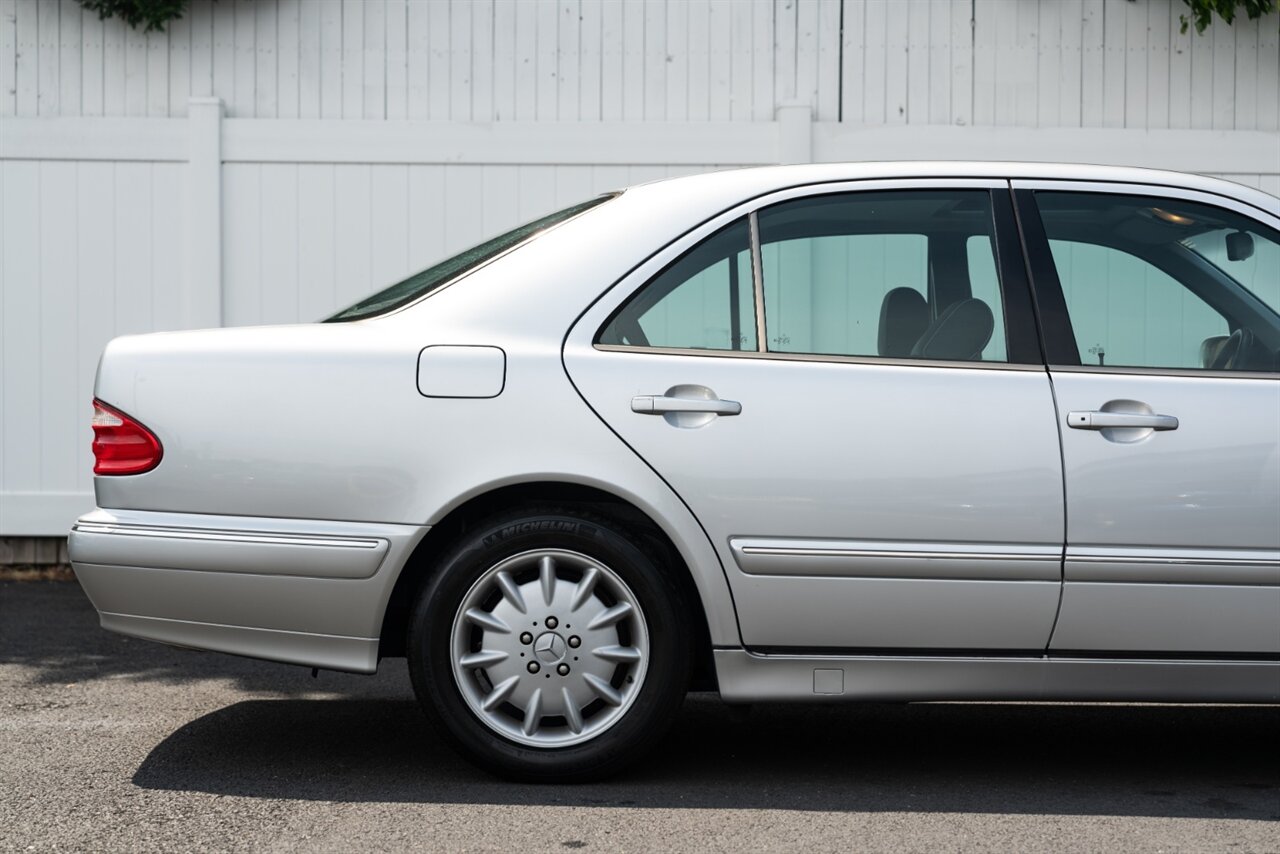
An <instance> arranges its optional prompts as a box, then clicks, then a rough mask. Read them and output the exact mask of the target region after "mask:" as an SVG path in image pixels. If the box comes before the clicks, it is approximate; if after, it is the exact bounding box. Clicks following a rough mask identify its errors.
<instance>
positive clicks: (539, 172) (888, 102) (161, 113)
mask: <svg viewBox="0 0 1280 854" xmlns="http://www.w3.org/2000/svg"><path fill="white" fill-rule="evenodd" d="M1180 8H1181V5H1180V4H1173V3H1170V2H1166V1H1165V0H1149V2H1148V0H1140V2H1136V3H1130V2H1125V0H1117V2H1110V0H1108V2H1106V3H1103V2H1102V0H1018V2H1014V1H1013V0H973V2H970V0H955V2H952V0H924V2H917V0H903V2H881V1H880V0H843V2H842V0H687V2H685V1H684V0H637V2H630V0H629V2H627V3H625V4H624V3H619V2H609V0H531V2H524V0H521V2H509V0H474V2H472V0H221V2H218V3H211V2H208V0H195V2H194V3H193V6H192V10H191V14H190V16H189V17H188V18H187V19H184V20H183V21H181V22H179V23H178V24H176V25H174V26H173V27H172V28H171V30H170V32H169V33H167V34H151V35H145V36H144V35H140V34H137V33H134V32H132V31H128V30H126V29H124V28H123V27H121V26H120V25H119V23H118V22H116V21H108V22H105V23H104V22H101V21H98V20H97V18H96V16H93V15H91V14H89V13H82V11H81V10H80V8H79V6H78V4H76V3H74V2H73V0H0V536H19V535H21V536H59V535H63V534H65V532H66V530H67V528H68V527H69V525H70V523H71V521H72V520H73V519H74V518H75V516H76V515H78V514H79V513H81V512H83V511H84V510H86V509H88V508H90V507H92V505H93V498H92V494H91V491H92V478H91V475H90V468H91V460H90V454H89V441H90V438H91V434H90V432H89V429H88V417H89V400H90V398H91V394H92V384H93V372H94V366H95V364H96V361H97V358H98V355H99V353H100V352H101V350H102V348H103V346H104V345H105V344H106V342H107V341H108V340H109V339H110V338H112V337H113V336H116V335H123V334H129V333H138V332H148V331H154V330H166V329H183V328H193V327H201V326H216V325H239V324H258V323H287V322H295V321H299V320H303V321H306V320H314V319H317V318H320V317H323V316H324V315H325V314H327V313H329V312H331V311H333V310H334V309H336V308H338V307H340V306H341V305H343V304H346V303H350V302H352V301H353V300H355V299H356V298H358V297H359V296H361V295H362V294H364V293H367V292H368V291H370V290H372V289H373V288H374V287H376V286H378V285H380V284H384V283H387V282H389V281H392V280H394V279H396V278H398V277H400V276H403V275H405V274H406V273H408V272H411V271H413V270H415V269H418V268H421V267H423V266H426V265H427V264H429V263H430V262H431V261H432V260H434V259H436V258H438V257H440V256H442V255H444V254H445V253H448V252H451V251H454V250H457V249H460V248H462V247H464V246H466V245H468V244H470V243H474V242H476V241H478V240H479V239H481V238H483V237H485V236H487V235H490V234H492V233H494V232H497V231H499V230H501V229H504V228H506V227H508V226H511V225H514V224H515V223H517V222H519V221H522V220H527V219H530V218H532V217H534V216H537V215H539V214H541V213H544V212H546V211H548V210H550V209H553V208H555V207H556V206H559V205H563V204H567V203H569V202H572V201H576V200H579V199H582V198H584V197H587V196H590V195H593V194H595V193H598V192H602V191H605V190H610V189H616V188H618V187H621V186H625V185H628V184H632V183H637V182H641V181H648V180H653V179H658V178H663V177H668V176H674V175H680V174H687V173H692V172H698V171H704V170H707V169H719V168H737V167H742V166H749V165H755V164H767V163H778V162H804V161H831V160H859V159H869V160H875V159H984V160H991V159H1024V160H1047V161H1055V160H1067V161H1083V162H1097V163H1115V164H1130V165H1145V166H1153V167H1159V168H1172V169H1179V170H1185V171H1193V172H1203V173H1209V174H1218V175H1223V176H1226V177H1229V178H1231V179H1233V180H1237V181H1241V182H1242V183H1247V184H1251V185H1253V186H1257V187H1260V188H1262V189H1264V190H1267V191H1268V192H1271V193H1273V194H1278V195H1280V133H1278V132H1277V127H1278V125H1277V117H1278V115H1280V37H1278V35H1277V26H1276V20H1275V17H1274V16H1273V17H1272V18H1270V19H1268V20H1265V21H1262V22H1240V23H1237V24H1236V26H1234V27H1230V28H1229V27H1223V26H1215V27H1214V28H1212V29H1211V30H1210V31H1209V32H1208V33H1207V34H1206V35H1205V36H1194V35H1181V34H1179V33H1178V32H1177V29H1178V28H1177V10H1178V9H1180Z"/></svg>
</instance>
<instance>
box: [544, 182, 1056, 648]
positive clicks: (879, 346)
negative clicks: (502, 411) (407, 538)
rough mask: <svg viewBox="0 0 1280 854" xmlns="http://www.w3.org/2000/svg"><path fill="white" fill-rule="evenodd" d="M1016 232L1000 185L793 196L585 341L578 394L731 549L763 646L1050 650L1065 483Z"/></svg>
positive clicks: (626, 292)
mask: <svg viewBox="0 0 1280 854" xmlns="http://www.w3.org/2000/svg"><path fill="white" fill-rule="evenodd" d="M1013 222H1014V220H1013V213H1012V205H1011V202H1010V198H1009V193H1008V185H1007V183H1006V182H1001V181H936V180H935V181H930V182H906V183H904V182H895V183H888V182H874V183H872V182H866V183H858V184H844V185H835V186H833V185H828V186H824V187H811V188H802V189H795V190H789V191H786V192H783V193H779V194H776V195H774V196H772V197H769V198H766V199H764V200H761V201H760V202H758V203H754V204H750V205H744V206H742V207H740V208H738V209H736V210H732V211H728V212H726V213H725V214H723V215H721V216H720V217H718V218H716V219H714V220H712V221H710V222H708V223H707V224H705V225H704V226H703V227H701V228H700V229H698V230H696V231H695V232H694V233H692V234H690V235H688V236H687V237H686V238H684V239H682V240H680V241H678V242H677V243H676V244H674V245H673V246H671V247H668V249H666V250H664V251H663V252H661V253H659V254H658V255H657V256H655V257H654V258H653V259H651V260H650V261H649V262H647V263H646V264H644V265H642V266H641V267H640V268H638V269H637V270H636V272H635V273H634V274H633V275H632V276H630V277H629V278H628V279H626V280H624V281H623V282H622V283H620V285H619V286H618V287H617V288H615V289H614V290H613V291H612V292H610V293H609V294H608V295H606V297H605V298H603V299H602V301H601V302H600V303H599V304H597V305H596V306H594V307H593V308H592V309H590V310H589V311H588V312H587V313H586V314H585V315H584V317H583V318H582V319H581V320H580V322H579V323H578V325H577V326H576V327H575V328H574V329H573V330H572V332H571V333H570V335H569V337H568V340H567V342H566V347H565V364H566V367H567V369H568V372H569V375H570V377H571V378H572V380H573V381H574V383H575V385H576V386H577V387H578V389H579V391H580V392H581V393H582V395H583V396H584V397H585V399H586V400H587V402H588V403H589V404H590V405H591V406H592V408H593V409H594V410H595V411H596V412H597V413H598V414H599V415H600V417H601V418H602V419H603V420H604V421H606V422H607V423H608V424H609V426H610V427H611V428H612V429H613V430H614V431H615V432H616V433H617V434H618V435H619V436H620V437H621V438H622V439H623V440H624V441H625V442H626V443H627V444H628V445H630V446H631V447H632V448H633V449H634V450H635V451H636V452H637V453H638V454H639V455H640V456H641V457H643V458H644V459H645V460H646V461H647V462H648V463H649V464H650V465H651V466H652V467H653V468H654V469H655V470H656V471H657V472H658V473H659V474H660V475H661V476H662V477H663V478H665V479H666V481H667V482H668V483H669V484H670V485H671V486H672V488H673V489H674V490H675V491H676V492H677V493H678V494H679V495H680V497H681V498H682V499H683V500H684V501H685V502H686V503H687V504H688V506H689V507H690V508H691V509H692V510H693V512H694V514H695V515H696V516H697V518H698V519H699V520H700V522H701V523H702V525H703V527H704V528H705V529H706V532H707V534H708V535H709V537H710V538H711V540H712V542H713V544H714V545H715V547H716V548H717V550H718V552H719V555H720V557H721V561H722V563H723V565H724V567H725V570H726V573H727V575H728V578H729V582H730V586H731V588H732V591H733V596H734V600H735V603H736V605H737V609H738V617H739V622H740V626H741V630H742V637H743V639H744V641H745V642H746V644H747V645H749V646H752V647H756V648H764V649H773V650H780V649H789V648H803V649H808V650H812V649H815V648H827V649H841V650H881V649H916V650H920V649H950V650H989V649H1001V650H1043V649H1044V647H1045V646H1046V644H1047V640H1048V637H1049V633H1050V630H1051V627H1052V624H1053V618H1054V615H1055V613H1056V611H1057V606H1058V598H1059V591H1060V572H1061V556H1062V542H1063V508H1062V475H1061V464H1060V456H1059V448H1058V436H1057V430H1056V427H1055V418H1054V411H1053V400H1052V395H1051V393H1050V388H1049V382H1048V377H1047V374H1046V372H1045V369H1044V366H1043V364H1042V362H1041V360H1040V356H1039V352H1040V351H1039V347H1038V343H1037V340H1036V333H1035V328H1034V322H1033V319H1032V315H1031V308H1030V295H1029V289H1028V286H1027V283H1026V278H1025V270H1024V266H1023V262H1022V258H1021V256H1020V255H1019V254H1018V251H1019V250H1018V249H1017V246H1016V238H1014V235H1015V230H1014V225H1013ZM1011 238H1012V239H1011ZM944 315H945V317H944Z"/></svg>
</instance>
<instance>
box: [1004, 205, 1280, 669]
mask: <svg viewBox="0 0 1280 854" xmlns="http://www.w3.org/2000/svg"><path fill="white" fill-rule="evenodd" d="M1015 186H1016V187H1017V188H1018V190H1017V198H1018V210H1019V215H1020V216H1021V218H1022V223H1023V226H1024V230H1025V232H1026V236H1027V246H1028V251H1029V252H1030V253H1031V260H1032V266H1033V272H1034V278H1035V285H1036V292H1037V299H1038V303H1039V305H1040V308H1041V313H1042V317H1043V319H1044V322H1045V337H1046V347H1047V350H1048V354H1049V358H1050V362H1051V365H1050V372H1051V375H1052V378H1053V388H1054V392H1055V395H1056V398H1057V405H1058V418H1059V420H1058V425H1059V428H1060V431H1061V435H1062V453H1063V459H1064V465H1065V472H1066V502H1067V553H1066V562H1065V568H1064V572H1065V584H1064V592H1063V601H1062V610H1061V615H1060V617H1059V619H1058V624H1057V628H1056V630H1055V632H1054V635H1053V640H1052V646H1051V648H1052V649H1053V650H1058V651H1063V652H1072V651H1103V650H1105V651H1111V652H1155V653H1169V654H1179V655H1183V654H1197V653H1210V654H1224V655H1230V654H1233V653H1238V654H1259V653H1276V652H1280V382H1278V381H1277V378H1278V375H1277V373H1276V370H1277V355H1278V354H1280V315H1277V312H1276V309H1277V307H1280V232H1277V231H1276V228H1277V227H1278V226H1280V220H1277V219H1276V218H1275V217H1273V216H1268V215H1267V214H1265V213H1264V212H1262V211H1258V210H1256V209H1253V208H1251V207H1248V206H1245V205H1242V204H1240V203H1236V202H1232V201H1230V200H1228V199H1225V198H1221V197H1217V196H1210V195H1206V194H1200V193H1191V192H1184V191H1178V190H1173V189H1160V188H1152V187H1134V186H1108V185H1081V184H1079V183H1071V184H1066V183H1053V182H1015Z"/></svg>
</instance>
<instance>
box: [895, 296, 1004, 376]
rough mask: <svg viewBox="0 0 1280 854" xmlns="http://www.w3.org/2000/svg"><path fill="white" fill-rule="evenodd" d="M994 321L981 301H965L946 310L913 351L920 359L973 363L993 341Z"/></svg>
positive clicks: (972, 299)
mask: <svg viewBox="0 0 1280 854" xmlns="http://www.w3.org/2000/svg"><path fill="white" fill-rule="evenodd" d="M994 329H995V318H994V317H993V316H992V314H991V308H990V307H989V306H988V305H987V304H986V303H985V302H983V301H982V300H980V299H974V298H972V297H970V298H968V299H962V300H960V301H959V302H954V303H952V304H951V305H949V306H947V309H946V310H945V311H944V312H942V314H940V315H938V317H937V319H936V320H934V321H933V323H930V324H929V328H928V329H926V330H925V331H924V334H923V335H921V336H920V340H918V341H916V344H915V346H914V347H912V348H911V355H912V356H915V357H916V358H919V359H947V360H956V361H972V360H974V359H978V358H981V357H982V350H983V348H985V347H986V346H987V342H989V341H990V340H991V333H992V331H993V330H994Z"/></svg>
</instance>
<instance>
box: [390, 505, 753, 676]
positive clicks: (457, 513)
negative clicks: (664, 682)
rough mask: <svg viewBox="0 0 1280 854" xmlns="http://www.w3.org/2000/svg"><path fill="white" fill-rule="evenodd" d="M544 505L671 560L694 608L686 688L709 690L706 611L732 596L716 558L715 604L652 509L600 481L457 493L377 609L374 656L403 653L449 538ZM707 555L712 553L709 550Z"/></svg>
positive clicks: (709, 640)
mask: <svg viewBox="0 0 1280 854" xmlns="http://www.w3.org/2000/svg"><path fill="white" fill-rule="evenodd" d="M548 504H555V505H565V506H571V507H581V508H583V509H586V510H590V511H591V512H593V513H596V514H597V515H601V516H604V517H606V518H608V519H610V520H612V521H614V522H616V523H618V524H619V525H620V526H622V527H624V528H626V529H628V530H630V531H633V532H635V533H637V534H638V535H640V536H642V537H643V538H645V540H646V541H647V542H648V544H649V545H650V546H652V547H653V548H654V550H655V551H656V552H657V553H659V554H660V555H662V557H663V559H665V560H667V561H669V562H670V563H671V565H672V566H673V567H674V568H675V570H676V575H677V577H679V578H680V579H681V581H682V583H684V584H685V585H686V589H685V591H684V592H685V594H686V600H687V601H688V602H689V603H690V610H691V611H693V612H694V613H692V614H690V615H689V616H690V619H691V620H692V621H693V625H694V640H693V642H694V648H695V650H696V651H697V652H696V657H695V661H694V672H693V681H692V685H691V689H692V690H715V688H716V683H715V664H714V660H713V656H712V649H713V644H712V637H711V632H710V628H709V623H708V616H707V610H708V609H709V608H713V607H723V606H724V605H725V604H727V605H728V607H730V608H732V599H731V598H730V597H729V596H728V587H727V582H726V581H725V580H724V576H723V572H722V571H721V567H720V566H719V561H718V559H717V560H716V565H715V567H714V571H715V575H716V576H717V577H718V579H719V581H720V583H721V584H722V585H724V587H725V591H724V597H723V602H721V603H717V602H716V601H714V598H715V597H714V594H713V595H712V597H711V601H708V596H707V595H706V594H705V593H704V591H703V590H702V589H701V588H702V586H703V585H700V584H699V583H698V581H697V579H695V570H694V566H693V565H692V563H691V560H690V558H689V557H687V556H686V554H685V553H684V551H682V550H681V549H680V548H679V546H678V545H677V541H676V537H673V536H672V533H671V532H670V531H668V530H666V529H665V528H664V527H663V526H662V525H661V524H659V523H658V522H657V520H656V518H655V515H656V514H654V513H652V512H646V510H644V509H642V508H641V507H640V506H639V505H638V503H636V502H635V501H633V500H630V499H628V498H627V497H624V496H622V495H619V494H618V493H617V492H614V491H611V490H607V489H604V488H602V486H601V485H598V484H587V483H580V482H574V481H569V480H536V481H523V482H518V483H507V484H502V485H492V486H490V487H489V488H487V489H483V490H480V491H477V492H475V493H473V494H471V495H468V496H464V497H461V498H460V499H459V500H458V501H456V502H455V503H454V504H453V506H451V507H448V508H445V509H444V510H442V512H441V514H439V518H438V521H436V522H435V523H434V524H432V525H431V527H430V529H429V530H428V531H427V533H426V534H425V535H424V536H423V538H422V539H421V540H420V541H419V542H418V544H417V545H416V546H415V547H414V549H413V551H412V552H411V553H410V554H409V557H408V558H407V559H406V560H405V562H404V564H403V565H402V566H401V567H400V570H399V573H398V575H397V577H396V581H395V584H394V586H393V587H392V589H391V593H390V595H389V597H388V599H387V603H386V606H385V608H384V610H383V616H382V627H381V631H380V634H379V644H378V655H379V657H380V658H389V657H399V656H403V655H404V653H405V638H406V632H407V628H408V621H409V615H410V612H411V611H412V607H413V602H414V599H415V598H416V596H417V595H418V592H419V591H420V590H421V588H422V586H423V585H424V584H425V583H426V581H427V580H428V579H429V578H430V577H431V574H432V573H433V572H434V571H435V569H436V567H437V561H438V558H439V557H440V555H441V554H443V553H444V552H445V551H446V550H447V549H448V548H449V547H450V545H451V544H452V543H454V542H455V541H457V539H458V538H459V537H461V536H463V535H465V534H466V533H467V532H468V531H469V530H472V529H473V528H474V527H475V526H476V525H478V524H481V523H482V522H483V521H484V520H485V519H487V518H490V517H492V516H494V515H495V514H497V513H500V512H506V511H510V510H512V509H518V508H520V507H530V508H533V507H536V506H540V505H548ZM704 536H705V535H704ZM707 545H708V550H709V551H711V550H710V544H709V543H708V544H707ZM712 554H714V552H713V551H712ZM704 574H705V573H704ZM733 622H734V623H735V625H736V622H737V620H736V614H734V615H733Z"/></svg>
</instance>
